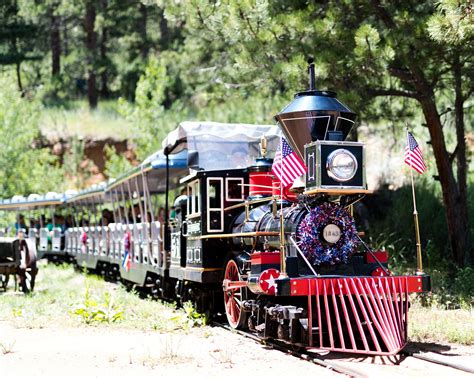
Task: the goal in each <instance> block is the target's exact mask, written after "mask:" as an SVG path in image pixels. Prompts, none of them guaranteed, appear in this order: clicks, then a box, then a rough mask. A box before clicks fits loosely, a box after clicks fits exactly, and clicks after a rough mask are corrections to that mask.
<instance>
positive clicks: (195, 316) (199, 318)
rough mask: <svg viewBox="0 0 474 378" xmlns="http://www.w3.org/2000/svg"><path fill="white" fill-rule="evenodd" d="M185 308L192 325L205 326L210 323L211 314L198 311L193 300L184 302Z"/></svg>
mask: <svg viewBox="0 0 474 378" xmlns="http://www.w3.org/2000/svg"><path fill="white" fill-rule="evenodd" d="M183 309H184V311H185V313H186V317H187V319H188V325H189V326H190V327H196V326H198V327H199V326H205V325H207V324H208V323H209V315H208V314H201V313H199V312H197V311H196V308H195V307H194V305H193V304H192V302H185V303H184V304H183Z"/></svg>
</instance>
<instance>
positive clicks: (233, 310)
mask: <svg viewBox="0 0 474 378" xmlns="http://www.w3.org/2000/svg"><path fill="white" fill-rule="evenodd" d="M224 280H228V281H232V282H235V281H242V278H241V276H240V274H239V268H238V267H237V263H236V262H235V261H234V260H229V262H228V263H227V266H226V268H225V274H224ZM245 290H246V288H245V287H243V288H228V289H227V290H224V305H225V313H226V315H227V320H228V322H229V325H230V326H231V327H232V328H235V329H237V328H244V325H246V324H247V313H246V312H245V311H244V310H243V306H242V303H243V299H244V298H243V295H244V291H245Z"/></svg>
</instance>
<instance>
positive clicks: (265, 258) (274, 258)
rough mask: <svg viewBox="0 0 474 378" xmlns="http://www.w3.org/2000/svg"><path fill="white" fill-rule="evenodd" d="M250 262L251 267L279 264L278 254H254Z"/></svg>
mask: <svg viewBox="0 0 474 378" xmlns="http://www.w3.org/2000/svg"><path fill="white" fill-rule="evenodd" d="M250 262H251V264H252V265H264V264H280V252H278V251H277V252H254V253H252V255H251V256H250Z"/></svg>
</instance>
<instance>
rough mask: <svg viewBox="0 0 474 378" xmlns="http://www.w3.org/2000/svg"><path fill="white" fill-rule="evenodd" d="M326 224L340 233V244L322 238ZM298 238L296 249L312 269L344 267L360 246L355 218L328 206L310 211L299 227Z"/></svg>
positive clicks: (332, 205) (339, 209) (341, 210)
mask: <svg viewBox="0 0 474 378" xmlns="http://www.w3.org/2000/svg"><path fill="white" fill-rule="evenodd" d="M328 224H334V225H336V226H337V227H339V229H340V230H341V235H340V238H339V240H338V241H337V242H335V243H332V244H331V243H328V242H326V241H325V240H324V238H323V237H322V233H323V230H324V228H325V227H326V226H327V225H328ZM298 236H299V241H298V245H299V246H300V248H301V250H302V251H303V253H304V255H305V256H306V258H307V259H308V261H309V262H310V263H311V264H313V265H321V264H327V265H335V264H337V263H341V262H342V263H346V262H347V260H348V258H349V257H350V256H351V255H352V254H353V253H354V252H355V250H356V248H357V245H358V244H359V239H358V237H357V230H356V228H355V223H354V218H352V217H351V216H350V215H349V214H348V213H347V211H346V210H344V208H342V207H340V206H337V205H335V204H333V203H330V202H325V203H323V204H322V205H320V206H317V207H315V208H314V209H311V210H310V212H309V213H308V214H307V215H306V216H305V218H304V219H303V221H302V222H301V223H300V225H299V227H298Z"/></svg>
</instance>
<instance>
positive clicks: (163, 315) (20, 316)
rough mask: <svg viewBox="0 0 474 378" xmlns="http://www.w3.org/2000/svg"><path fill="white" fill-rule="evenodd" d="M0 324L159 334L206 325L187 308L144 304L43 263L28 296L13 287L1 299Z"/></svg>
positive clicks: (121, 290) (109, 285) (130, 293)
mask: <svg viewBox="0 0 474 378" xmlns="http://www.w3.org/2000/svg"><path fill="white" fill-rule="evenodd" d="M188 314H189V315H188ZM189 316H190V317H191V318H190V317H189ZM0 321H10V322H11V323H12V324H13V325H14V326H16V327H22V328H23V327H26V328H43V327H50V326H56V327H71V326H78V325H85V326H94V327H112V328H124V329H139V330H144V331H157V332H172V331H187V330H189V329H190V328H192V327H196V326H200V325H204V324H205V323H206V321H205V320H204V317H201V316H198V315H197V313H196V312H195V311H194V310H193V309H192V307H191V306H190V307H188V308H187V310H183V309H181V310H176V307H175V305H174V304H172V303H166V302H161V301H156V300H153V299H151V298H144V299H142V298H140V297H139V296H138V295H136V293H135V292H134V291H133V290H132V291H127V290H126V288H125V287H123V286H121V285H116V284H112V283H109V282H106V281H104V280H103V279H102V278H101V277H98V276H95V275H91V274H81V273H78V272H76V271H75V270H74V268H73V267H72V266H71V265H66V264H65V265H59V266H56V265H52V264H45V263H41V265H40V269H39V274H38V277H37V285H36V288H35V291H34V292H33V293H32V294H31V295H28V296H25V295H23V294H22V293H20V292H18V291H17V292H15V291H14V287H13V283H12V282H10V284H9V287H8V290H7V292H5V293H0Z"/></svg>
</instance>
